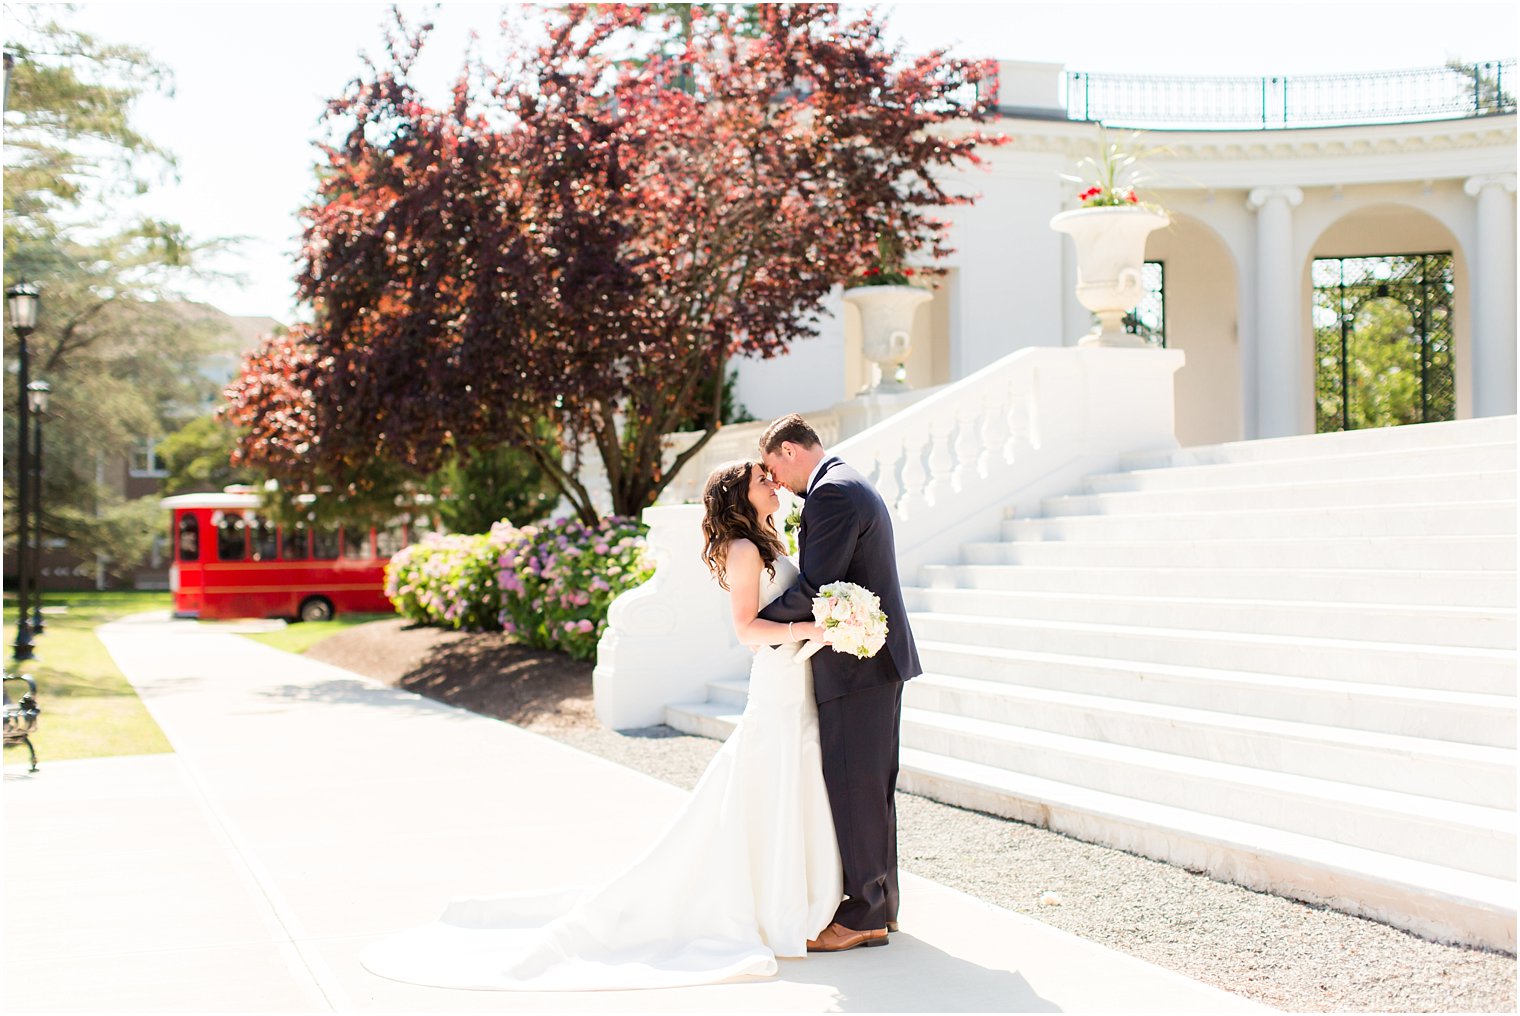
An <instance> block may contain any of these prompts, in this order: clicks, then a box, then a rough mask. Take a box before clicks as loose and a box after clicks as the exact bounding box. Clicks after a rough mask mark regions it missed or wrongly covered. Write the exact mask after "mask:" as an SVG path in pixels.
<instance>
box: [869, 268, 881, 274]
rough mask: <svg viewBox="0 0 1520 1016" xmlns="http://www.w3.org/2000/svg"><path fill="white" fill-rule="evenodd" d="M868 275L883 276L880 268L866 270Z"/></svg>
mask: <svg viewBox="0 0 1520 1016" xmlns="http://www.w3.org/2000/svg"><path fill="white" fill-rule="evenodd" d="M866 274H867V275H880V274H881V269H880V268H867V269H866Z"/></svg>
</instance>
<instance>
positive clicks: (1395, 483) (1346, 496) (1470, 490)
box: [1041, 468, 1515, 517]
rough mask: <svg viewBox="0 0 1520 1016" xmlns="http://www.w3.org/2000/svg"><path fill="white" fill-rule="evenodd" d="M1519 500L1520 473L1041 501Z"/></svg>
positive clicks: (1046, 508) (1101, 510)
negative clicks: (1517, 475)
mask: <svg viewBox="0 0 1520 1016" xmlns="http://www.w3.org/2000/svg"><path fill="white" fill-rule="evenodd" d="M1514 500H1515V470H1514V469H1513V468H1511V469H1507V470H1494V471H1492V472H1486V473H1452V472H1441V473H1428V474H1424V475H1420V476H1399V477H1379V478H1373V479H1349V480H1344V479H1334V480H1317V481H1313V482H1307V483H1268V484H1262V485H1259V486H1251V487H1246V486H1226V487H1189V488H1184V489H1167V490H1133V491H1116V492H1113V493H1105V494H1062V495H1058V496H1056V497H1047V498H1045V499H1044V500H1043V501H1042V502H1041V508H1042V514H1043V515H1045V516H1046V517H1050V516H1055V515H1154V514H1159V513H1167V512H1190V513H1198V512H1206V511H1266V510H1295V509H1306V508H1370V507H1377V506H1380V505H1394V504H1422V505H1438V504H1450V503H1455V502H1463V501H1509V502H1513V501H1514Z"/></svg>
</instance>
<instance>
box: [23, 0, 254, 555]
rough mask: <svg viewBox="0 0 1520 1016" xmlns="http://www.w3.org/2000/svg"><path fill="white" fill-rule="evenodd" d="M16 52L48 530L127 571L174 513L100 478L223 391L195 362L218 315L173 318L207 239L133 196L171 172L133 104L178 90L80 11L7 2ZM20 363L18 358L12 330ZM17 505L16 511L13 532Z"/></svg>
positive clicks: (76, 549)
mask: <svg viewBox="0 0 1520 1016" xmlns="http://www.w3.org/2000/svg"><path fill="white" fill-rule="evenodd" d="M6 14H7V22H8V24H7V33H8V34H7V40H6V43H5V48H6V50H7V51H8V52H10V53H13V54H14V55H15V62H14V66H13V68H12V73H11V75H10V77H9V79H8V82H7V85H8V87H7V101H8V107H7V110H6V114H5V144H6V162H5V188H4V189H5V234H4V252H5V284H6V285H7V286H10V285H12V284H14V283H16V282H19V281H23V280H24V281H29V282H34V283H36V284H38V285H39V286H40V288H41V291H42V310H41V314H40V316H39V319H38V327H37V330H36V331H35V332H34V333H33V334H32V336H31V339H30V342H29V348H30V352H31V362H32V373H33V376H34V377H41V378H44V379H46V380H47V381H48V382H49V383H51V385H52V386H53V399H52V406H51V410H50V416H49V419H48V420H47V421H46V423H45V427H46V431H45V435H46V437H45V441H46V451H45V459H44V461H45V466H46V468H45V470H44V480H43V517H42V519H41V528H42V531H43V533H44V534H45V535H46V536H48V537H62V538H64V539H66V540H67V541H68V543H69V546H70V549H71V551H72V553H74V554H75V555H76V556H78V557H81V558H86V559H88V558H91V557H96V556H104V557H106V558H108V559H109V560H110V561H111V566H112V568H113V570H116V571H118V572H125V571H127V570H128V569H130V568H131V567H132V566H133V565H134V564H136V563H137V561H138V560H140V559H141V557H142V556H143V555H144V554H145V553H146V551H147V549H148V547H149V546H150V545H151V542H152V538H153V535H154V534H155V533H156V532H157V531H158V530H159V528H160V522H161V519H160V518H159V512H158V509H157V507H156V498H155V499H152V500H153V502H154V503H153V504H151V505H150V504H148V503H146V501H147V499H144V501H145V503H144V504H132V503H129V502H127V501H126V500H124V498H123V497H122V495H121V494H120V492H119V485H113V484H111V483H110V482H103V481H105V480H106V479H107V476H106V474H107V473H108V472H109V470H110V469H111V468H112V466H113V464H115V463H118V462H120V460H121V459H123V458H124V457H127V456H130V454H131V452H132V450H133V449H134V447H136V446H137V445H139V443H140V442H142V441H143V440H145V439H149V438H151V437H153V436H154V435H158V434H164V433H167V432H168V431H169V430H172V429H174V427H175V426H176V425H177V423H178V422H180V421H183V420H184V419H187V418H188V417H189V416H190V415H193V412H194V410H193V409H192V408H191V407H194V406H197V405H200V404H203V403H204V402H205V400H206V399H207V398H208V397H209V396H210V395H211V394H212V392H211V389H212V388H213V387H214V386H213V385H212V384H211V383H210V382H209V381H207V380H205V379H204V378H202V377H201V376H200V375H199V374H198V372H197V371H196V369H195V365H196V363H197V361H198V360H199V358H200V357H201V355H203V353H204V352H206V351H207V350H208V348H209V342H210V339H211V338H212V335H213V331H212V329H211V327H210V326H209V325H205V324H198V323H195V322H193V321H187V320H186V319H185V317H184V316H183V315H182V314H179V313H177V312H176V308H175V306H174V302H173V301H174V300H175V298H177V297H179V296H181V295H182V293H181V290H180V287H181V286H182V285H183V284H184V283H185V282H188V281H190V280H191V279H193V278H196V277H198V276H205V275H208V274H210V273H207V272H204V271H201V270H200V269H199V268H198V267H197V264H198V261H200V260H201V259H202V258H203V256H204V255H206V254H208V253H210V252H212V251H214V250H219V249H222V248H224V247H225V246H226V245H227V243H228V241H221V240H219V241H213V242H210V243H205V244H198V243H196V242H194V241H192V240H191V239H190V237H189V236H188V235H187V234H186V233H185V231H184V230H183V229H181V228H180V227H179V226H177V225H175V224H174V223H171V222H165V221H163V220H160V219H156V218H151V217H145V216H136V217H134V216H133V215H132V214H131V212H130V208H131V199H132V198H133V197H135V196H136V195H139V194H142V193H145V192H146V191H147V190H148V189H150V188H151V187H152V185H153V184H154V182H155V181H156V180H160V179H164V178H166V177H168V176H170V175H172V173H173V172H174V162H173V159H172V157H171V156H170V155H169V154H168V153H167V152H165V151H164V150H163V149H162V148H160V147H159V146H157V145H156V144H154V143H153V142H152V141H151V140H149V139H148V138H146V137H144V136H143V135H142V134H141V133H140V132H139V131H137V130H136V129H135V128H134V127H133V125H132V106H133V103H134V102H135V101H136V100H137V99H138V98H139V97H140V96H141V95H143V94H145V93H147V92H149V91H155V90H168V89H169V88H170V75H169V72H168V71H167V69H166V68H164V67H163V66H162V65H160V64H158V63H156V62H154V61H153V60H152V59H151V57H149V55H148V54H147V53H146V52H145V51H143V50H141V49H138V48H136V47H131V46H121V45H114V44H111V43H107V42H104V41H102V40H100V39H97V38H95V37H94V36H92V35H90V34H88V33H86V32H83V31H80V30H78V29H77V28H74V27H72V26H71V25H69V24H67V23H66V22H67V19H68V18H69V17H70V16H71V14H72V8H68V7H48V6H44V5H34V4H26V5H16V6H15V7H14V8H12V7H8V8H7V10H6ZM4 341H5V354H6V360H7V363H11V364H13V363H14V362H15V360H16V358H17V356H18V355H19V350H18V349H17V347H16V339H15V336H14V333H13V332H12V330H11V328H10V327H9V326H8V323H7V327H6V328H5V336H4ZM15 388H16V386H15V385H10V386H8V387H7V390H6V392H5V413H6V416H7V424H6V440H7V442H8V445H7V448H6V459H5V462H6V472H5V483H6V487H7V494H8V496H11V497H13V496H14V495H13V490H14V482H15V476H14V468H15V463H16V462H17V457H16V455H15V451H16V449H15V448H14V441H15V434H16V430H17V428H16V427H15V426H14V423H15V419H16V413H17V410H18V405H19V403H18V396H19V393H18V392H17V391H15V390H14V389H15ZM14 515H15V513H14V512H10V513H7V515H6V526H7V529H6V532H7V539H12V538H13V536H12V531H11V527H12V526H13V525H14V522H13V518H14Z"/></svg>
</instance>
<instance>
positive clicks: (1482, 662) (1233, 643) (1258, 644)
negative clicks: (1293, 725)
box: [908, 611, 1516, 695]
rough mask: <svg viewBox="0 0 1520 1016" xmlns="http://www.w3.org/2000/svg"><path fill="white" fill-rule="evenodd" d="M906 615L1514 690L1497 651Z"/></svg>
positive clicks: (1029, 641) (988, 633)
mask: <svg viewBox="0 0 1520 1016" xmlns="http://www.w3.org/2000/svg"><path fill="white" fill-rule="evenodd" d="M908 616H909V619H910V623H911V625H912V628H913V633H914V635H915V637H917V638H919V639H923V640H926V641H931V642H949V643H959V644H961V645H967V646H985V647H987V648H992V649H1023V650H1028V651H1032V652H1041V653H1063V654H1070V655H1087V656H1105V657H1108V658H1110V659H1116V660H1147V661H1153V662H1157V663H1172V664H1180V665H1182V666H1190V667H1208V668H1214V669H1218V670H1233V669H1250V670H1257V671H1265V672H1267V673H1272V674H1283V675H1287V676H1291V677H1317V678H1324V679H1337V680H1343V681H1358V682H1363V683H1368V684H1391V685H1398V686H1401V687H1406V688H1433V689H1445V690H1449V691H1469V692H1478V693H1480V694H1488V695H1512V694H1514V692H1515V676H1516V670H1515V664H1516V660H1515V654H1514V653H1513V652H1512V651H1506V650H1502V649H1470V648H1466V647H1460V646H1433V645H1425V644H1420V643H1394V642H1371V641H1365V640H1353V639H1332V638H1310V637H1308V636H1302V635H1264V634H1248V633H1245V632H1219V631H1202V630H1199V629H1188V628H1167V629H1161V628H1147V627H1143V626H1135V625H1120V624H1097V623H1091V622H1080V621H1026V620H1021V619H1018V618H1006V617H982V616H971V615H965V614H938V613H928V612H913V611H910V612H909V615H908Z"/></svg>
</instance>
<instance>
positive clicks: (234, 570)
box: [159, 487, 409, 621]
mask: <svg viewBox="0 0 1520 1016" xmlns="http://www.w3.org/2000/svg"><path fill="white" fill-rule="evenodd" d="M159 503H160V504H162V505H163V506H164V507H165V508H168V509H169V510H170V513H171V522H170V525H171V527H172V528H171V530H170V543H171V545H172V546H173V547H174V560H173V563H172V564H171V565H170V568H169V588H170V589H172V590H173V592H174V615H175V616H176V617H197V618H205V619H208V620H211V619H221V618H233V617H285V618H299V619H301V620H303V621H325V620H328V619H329V618H331V617H333V616H334V615H335V614H337V613H339V612H344V613H389V612H390V611H391V610H392V607H391V602H390V600H388V599H386V596H385V565H386V562H388V561H389V560H390V556H391V555H392V554H394V553H395V552H396V551H398V550H400V549H401V548H402V547H404V546H406V543H407V538H408V536H409V533H408V532H407V527H406V525H405V524H404V521H403V522H401V523H398V524H396V525H393V526H390V527H387V528H385V529H381V530H376V529H373V528H371V529H352V528H344V527H338V526H334V527H326V526H320V525H314V524H313V525H309V524H306V523H297V524H295V525H292V526H281V525H276V524H275V523H274V522H273V521H271V520H270V519H267V518H264V517H262V516H261V515H259V513H258V509H259V497H258V495H257V494H255V493H254V492H253V490H252V488H249V487H228V488H227V489H226V490H225V491H223V492H222V493H220V494H176V495H174V496H173V497H166V498H164V499H163V500H162V501H160V502H159Z"/></svg>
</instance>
